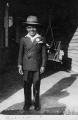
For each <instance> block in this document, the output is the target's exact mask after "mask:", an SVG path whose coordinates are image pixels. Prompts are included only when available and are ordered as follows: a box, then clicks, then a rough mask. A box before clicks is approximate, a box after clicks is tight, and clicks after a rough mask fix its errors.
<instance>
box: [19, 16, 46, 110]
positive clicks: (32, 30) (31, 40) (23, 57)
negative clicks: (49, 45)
mask: <svg viewBox="0 0 78 120" xmlns="http://www.w3.org/2000/svg"><path fill="white" fill-rule="evenodd" d="M39 26H40V24H39V23H38V18H37V17H36V16H28V17H27V20H26V30H27V32H28V34H27V35H26V36H25V37H22V38H21V40H20V48H19V56H18V68H19V73H20V74H21V75H23V79H24V96H25V104H24V107H23V109H24V110H29V109H30V106H31V105H32V104H31V103H32V101H31V86H32V83H33V95H34V109H35V110H40V108H41V106H40V101H39V92H40V80H41V78H40V76H41V74H42V73H43V72H44V70H45V65H46V47H45V41H44V38H43V37H42V36H41V35H39V34H38V31H37V28H38V27H39Z"/></svg>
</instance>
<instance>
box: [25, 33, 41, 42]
mask: <svg viewBox="0 0 78 120" xmlns="http://www.w3.org/2000/svg"><path fill="white" fill-rule="evenodd" d="M25 37H29V38H30V39H31V40H32V41H33V40H34V39H35V38H37V37H40V35H39V34H38V33H37V34H36V35H35V36H34V37H32V36H30V35H29V33H28V34H27V35H26V36H25Z"/></svg>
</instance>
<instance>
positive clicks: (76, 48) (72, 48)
mask: <svg viewBox="0 0 78 120" xmlns="http://www.w3.org/2000/svg"><path fill="white" fill-rule="evenodd" d="M68 57H70V58H72V65H71V66H72V68H71V69H72V70H73V71H76V72H78V28H77V29H76V31H75V33H74V35H73V37H72V40H71V42H70V44H69V48H68Z"/></svg>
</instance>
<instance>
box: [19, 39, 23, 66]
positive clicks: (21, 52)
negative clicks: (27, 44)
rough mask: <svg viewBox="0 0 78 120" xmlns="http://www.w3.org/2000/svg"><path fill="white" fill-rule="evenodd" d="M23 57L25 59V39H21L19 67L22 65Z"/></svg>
mask: <svg viewBox="0 0 78 120" xmlns="http://www.w3.org/2000/svg"><path fill="white" fill-rule="evenodd" d="M22 59H23V39H21V40H20V47H19V55H18V67H20V66H22Z"/></svg>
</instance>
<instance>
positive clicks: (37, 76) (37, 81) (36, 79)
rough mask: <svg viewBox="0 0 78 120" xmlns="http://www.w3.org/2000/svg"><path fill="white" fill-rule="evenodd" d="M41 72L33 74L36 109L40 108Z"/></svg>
mask: <svg viewBox="0 0 78 120" xmlns="http://www.w3.org/2000/svg"><path fill="white" fill-rule="evenodd" d="M39 94H40V73H39V72H34V75H33V95H34V105H35V109H36V110H40V100H39Z"/></svg>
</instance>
